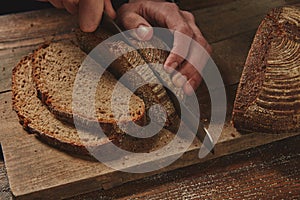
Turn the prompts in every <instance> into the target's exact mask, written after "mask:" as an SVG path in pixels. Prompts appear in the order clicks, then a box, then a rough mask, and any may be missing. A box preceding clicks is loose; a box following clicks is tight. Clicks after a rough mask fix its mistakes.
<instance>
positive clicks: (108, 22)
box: [102, 12, 214, 154]
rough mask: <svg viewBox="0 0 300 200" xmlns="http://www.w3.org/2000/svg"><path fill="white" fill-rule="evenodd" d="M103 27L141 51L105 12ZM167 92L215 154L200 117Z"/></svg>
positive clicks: (162, 81)
mask: <svg viewBox="0 0 300 200" xmlns="http://www.w3.org/2000/svg"><path fill="white" fill-rule="evenodd" d="M102 25H103V26H104V27H106V28H107V29H109V30H110V31H111V32H112V33H114V34H120V35H121V37H122V39H123V40H124V42H125V43H127V44H128V45H129V46H131V47H134V48H135V49H137V51H139V50H138V48H136V47H135V45H134V44H133V43H132V42H131V41H130V40H129V38H128V36H127V35H126V34H125V33H124V32H123V30H122V29H121V28H120V27H119V25H118V24H117V23H116V22H115V21H114V20H113V19H112V18H111V17H110V16H108V15H107V14H106V13H105V12H104V13H103V17H102ZM140 55H141V57H142V58H143V54H141V53H140ZM150 69H151V70H152V71H153V73H154V75H155V76H156V77H157V79H158V80H159V81H160V82H161V83H162V84H163V85H167V84H166V82H165V81H164V80H163V79H162V78H161V77H160V75H159V73H158V72H157V71H156V70H155V69H153V68H151V67H150ZM165 88H166V87H165ZM166 90H167V93H168V95H169V97H170V98H171V101H172V102H173V104H174V107H175V110H176V112H177V114H180V115H181V116H184V117H183V118H182V119H181V120H182V121H183V122H184V123H185V124H186V125H187V127H189V129H191V130H197V133H196V136H197V137H198V138H199V139H200V141H201V142H202V143H203V145H204V146H205V147H206V148H207V149H208V150H209V151H211V153H213V154H214V142H213V139H212V137H211V135H210V133H209V132H208V130H207V129H206V128H205V126H204V124H203V123H202V122H201V121H199V119H200V116H196V115H195V114H194V113H193V112H192V111H191V110H190V109H189V107H187V106H186V104H185V102H184V101H181V102H179V101H178V99H177V97H176V95H175V94H174V93H173V92H172V91H170V90H169V89H168V88H166Z"/></svg>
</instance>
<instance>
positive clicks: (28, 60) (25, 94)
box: [12, 55, 118, 155]
mask: <svg viewBox="0 0 300 200" xmlns="http://www.w3.org/2000/svg"><path fill="white" fill-rule="evenodd" d="M32 57H33V55H29V56H26V57H25V58H23V59H22V60H21V61H20V62H19V64H18V65H17V66H16V67H15V68H14V69H13V75H12V93H13V101H12V102H13V109H14V110H15V111H16V112H17V114H18V117H19V120H20V123H21V124H22V125H23V127H24V129H26V130H28V131H30V132H32V133H34V134H36V135H37V136H38V137H39V138H40V139H42V140H43V141H45V142H46V143H48V144H50V145H52V146H55V147H57V148H59V149H62V150H65V151H68V152H72V153H75V154H79V155H88V154H89V153H88V151H87V149H86V148H85V145H84V144H83V143H82V139H84V140H85V141H86V143H85V144H88V145H89V146H91V147H95V146H98V145H100V146H101V145H105V144H107V143H109V142H111V140H110V139H107V138H106V139H104V138H98V137H97V136H96V135H94V134H92V133H88V132H84V133H83V134H82V136H84V138H80V137H79V135H78V132H77V130H76V129H75V128H74V127H73V126H70V125H68V124H66V123H63V122H61V121H59V120H58V119H56V118H55V117H54V115H53V114H52V113H51V112H50V111H49V110H48V109H47V107H46V106H45V105H43V103H42V102H41V101H40V100H39V99H38V97H37V91H36V89H35V85H34V82H33V80H32ZM117 136H118V135H117ZM112 138H113V139H115V138H116V137H115V136H114V137H112Z"/></svg>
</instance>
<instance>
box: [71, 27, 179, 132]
mask: <svg viewBox="0 0 300 200" xmlns="http://www.w3.org/2000/svg"><path fill="white" fill-rule="evenodd" d="M76 33H77V39H78V43H79V46H80V47H81V48H82V49H83V50H84V51H85V52H86V53H89V52H90V51H91V50H92V49H94V48H95V47H96V46H97V45H99V44H100V43H101V42H103V41H104V40H105V39H107V38H108V36H109V34H110V33H109V32H108V31H106V30H103V29H101V30H98V31H97V32H95V33H83V32H80V31H77V32H76ZM111 35H112V34H111ZM131 40H132V42H134V43H136V45H137V46H138V47H141V48H143V49H142V51H140V52H138V51H136V50H135V49H134V48H132V47H130V46H129V45H128V44H126V43H125V42H123V41H114V42H105V44H102V45H103V46H106V49H107V50H108V51H107V52H99V54H100V55H101V56H103V59H104V60H105V56H111V57H117V59H116V60H115V61H114V62H113V63H111V65H110V66H109V68H108V70H109V71H110V72H111V73H112V74H113V75H115V77H116V78H117V79H120V78H121V77H122V76H123V75H124V74H126V73H127V72H129V71H132V70H133V69H134V71H132V72H133V74H131V75H130V76H128V77H127V78H126V79H125V80H124V81H123V84H124V85H126V86H127V87H128V88H129V89H130V90H132V91H133V92H134V93H135V94H136V95H137V96H139V97H140V98H142V99H143V100H144V102H145V106H146V111H148V110H149V108H151V106H153V105H156V104H159V105H161V106H163V107H164V108H165V111H166V114H167V119H166V123H165V127H166V128H168V129H169V130H173V131H175V130H176V126H177V124H178V115H177V113H176V111H175V108H174V105H173V103H172V101H171V99H170V97H169V96H168V95H167V92H166V89H165V88H164V87H163V86H162V85H161V84H160V82H159V80H158V79H157V78H156V76H155V75H154V73H153V72H152V70H151V69H150V68H149V67H153V68H155V69H156V70H157V71H158V72H159V73H160V74H161V75H162V76H163V79H164V80H166V81H167V82H168V83H169V86H170V87H173V88H174V91H175V93H176V94H177V95H178V96H180V97H182V96H183V92H182V91H180V89H178V88H175V87H174V86H173V83H172V81H171V77H170V76H169V75H168V74H167V73H166V72H164V70H163V69H160V68H161V65H159V64H163V61H164V60H165V59H166V58H167V56H168V54H167V53H166V52H164V51H162V50H159V49H153V48H144V47H145V46H148V47H149V46H151V47H154V44H152V42H155V43H156V44H157V43H159V45H161V46H162V45H163V42H162V41H160V40H158V39H157V38H156V39H153V41H149V42H138V41H136V40H134V39H131ZM162 48H163V47H162ZM141 54H143V56H141ZM144 58H145V59H144ZM148 63H153V65H152V66H149V65H148ZM140 82H142V83H151V84H145V85H144V86H142V87H139V88H138V89H137V90H135V88H136V84H135V83H140ZM160 112H161V110H158V111H157V114H154V115H153V116H152V117H153V118H152V119H153V120H154V121H156V122H158V123H160V122H162V121H164V118H163V117H161V116H162V115H161V114H159V113H160Z"/></svg>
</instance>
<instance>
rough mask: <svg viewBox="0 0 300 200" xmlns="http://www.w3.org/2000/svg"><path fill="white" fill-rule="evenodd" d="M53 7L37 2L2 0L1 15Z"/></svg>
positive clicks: (31, 0)
mask: <svg viewBox="0 0 300 200" xmlns="http://www.w3.org/2000/svg"><path fill="white" fill-rule="evenodd" d="M51 7H52V5H51V4H50V3H48V2H39V1H36V0H0V15H3V14H8V13H17V12H24V11H29V10H37V9H43V8H51Z"/></svg>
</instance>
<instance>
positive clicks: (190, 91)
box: [184, 79, 196, 95]
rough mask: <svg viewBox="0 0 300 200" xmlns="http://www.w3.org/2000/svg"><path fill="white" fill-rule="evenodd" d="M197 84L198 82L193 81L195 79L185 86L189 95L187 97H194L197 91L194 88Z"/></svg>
mask: <svg viewBox="0 0 300 200" xmlns="http://www.w3.org/2000/svg"><path fill="white" fill-rule="evenodd" d="M195 84H196V82H195V81H194V80H193V79H191V80H189V81H188V82H187V83H186V84H185V88H184V89H185V93H186V94H187V95H192V94H193V93H194V92H195V91H194V88H193V86H195Z"/></svg>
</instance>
